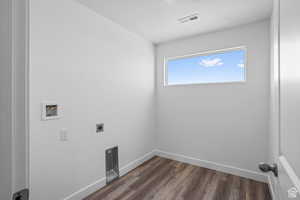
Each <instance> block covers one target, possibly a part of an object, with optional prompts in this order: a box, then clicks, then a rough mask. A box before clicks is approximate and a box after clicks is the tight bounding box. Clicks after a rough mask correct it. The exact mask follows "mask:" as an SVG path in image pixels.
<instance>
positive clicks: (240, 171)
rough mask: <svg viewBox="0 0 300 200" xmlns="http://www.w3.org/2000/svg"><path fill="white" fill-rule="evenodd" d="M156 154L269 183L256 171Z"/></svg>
mask: <svg viewBox="0 0 300 200" xmlns="http://www.w3.org/2000/svg"><path fill="white" fill-rule="evenodd" d="M155 154H156V155H158V156H161V157H164V158H168V159H172V160H177V161H180V162H184V163H188V164H192V165H196V166H199V167H205V168H208V169H213V170H216V171H221V172H224V173H228V174H233V175H236V176H241V177H244V178H248V179H252V180H256V181H260V182H265V183H267V182H268V177H267V176H266V175H265V174H263V173H259V172H255V171H250V170H247V169H241V168H237V167H233V166H229V165H224V164H220V163H216V162H211V161H207V160H200V159H197V158H192V157H189V156H185V155H180V154H175V153H169V152H165V151H161V150H156V152H155Z"/></svg>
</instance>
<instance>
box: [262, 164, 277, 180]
mask: <svg viewBox="0 0 300 200" xmlns="http://www.w3.org/2000/svg"><path fill="white" fill-rule="evenodd" d="M258 168H259V169H260V170H261V171H262V172H273V174H274V175H275V176H276V177H278V166H277V164H272V165H269V164H267V163H259V165H258Z"/></svg>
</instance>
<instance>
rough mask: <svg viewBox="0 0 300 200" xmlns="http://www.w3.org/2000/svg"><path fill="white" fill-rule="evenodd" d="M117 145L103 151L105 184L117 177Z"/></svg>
mask: <svg viewBox="0 0 300 200" xmlns="http://www.w3.org/2000/svg"><path fill="white" fill-rule="evenodd" d="M118 154H119V153H118V147H117V146H116V147H113V148H110V149H107V150H106V151H105V160H106V184H109V183H111V182H113V181H114V180H116V179H118V178H119V174H120V173H119V156H118Z"/></svg>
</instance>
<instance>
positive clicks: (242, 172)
mask: <svg viewBox="0 0 300 200" xmlns="http://www.w3.org/2000/svg"><path fill="white" fill-rule="evenodd" d="M154 156H160V157H164V158H168V159H172V160H176V161H180V162H184V163H188V164H192V165H196V166H199V167H205V168H208V169H213V170H217V171H221V172H224V173H228V174H233V175H237V176H241V177H245V178H249V179H252V180H256V181H260V182H265V183H269V185H270V187H272V185H271V180H270V178H269V177H268V176H266V175H264V174H262V173H258V172H255V171H250V170H246V169H240V168H237V167H233V166H228V165H223V164H219V163H215V162H211V161H207V160H200V159H197V158H192V157H189V156H184V155H180V154H175V153H169V152H165V151H161V150H153V151H151V152H149V153H147V154H145V155H144V156H142V157H141V158H138V159H136V160H134V161H132V162H130V163H129V164H127V165H125V166H123V167H121V169H120V176H124V175H125V174H127V173H128V172H130V171H131V170H133V169H135V168H136V167H138V166H139V165H141V164H143V163H144V162H145V161H147V160H149V159H151V158H152V157H154ZM105 185H106V179H105V177H103V178H100V179H99V180H97V181H95V182H94V183H91V184H90V185H88V186H85V187H83V188H81V189H80V190H78V191H76V192H74V193H73V194H71V195H69V196H68V197H66V198H64V199H63V200H82V199H83V198H85V197H87V196H88V195H90V194H92V193H93V192H96V191H97V190H99V189H101V188H102V187H104V186H105ZM270 191H271V189H270ZM273 191H274V190H272V191H271V193H272V192H273ZM273 195H274V194H273V193H272V196H273ZM273 200H276V199H275V198H273Z"/></svg>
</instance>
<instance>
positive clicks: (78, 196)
mask: <svg viewBox="0 0 300 200" xmlns="http://www.w3.org/2000/svg"><path fill="white" fill-rule="evenodd" d="M155 152H156V151H154V150H153V151H151V152H149V153H147V154H145V155H144V156H142V157H141V158H138V159H136V160H134V161H132V162H130V163H129V164H127V165H125V166H124V167H121V169H120V176H124V175H125V174H127V173H128V172H130V171H131V170H133V169H134V168H136V167H138V166H139V165H141V164H142V163H144V162H146V161H147V160H149V159H151V158H152V157H154V156H155V155H156V154H155ZM105 185H106V179H105V177H103V178H100V179H99V180H97V181H95V182H94V183H91V184H90V185H88V186H85V187H83V188H81V189H80V190H78V191H76V192H74V193H73V194H71V195H69V196H68V197H66V198H64V199H63V200H82V199H83V198H85V197H87V196H88V195H90V194H92V193H93V192H96V191H97V190H99V189H101V188H102V187H104V186H105Z"/></svg>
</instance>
